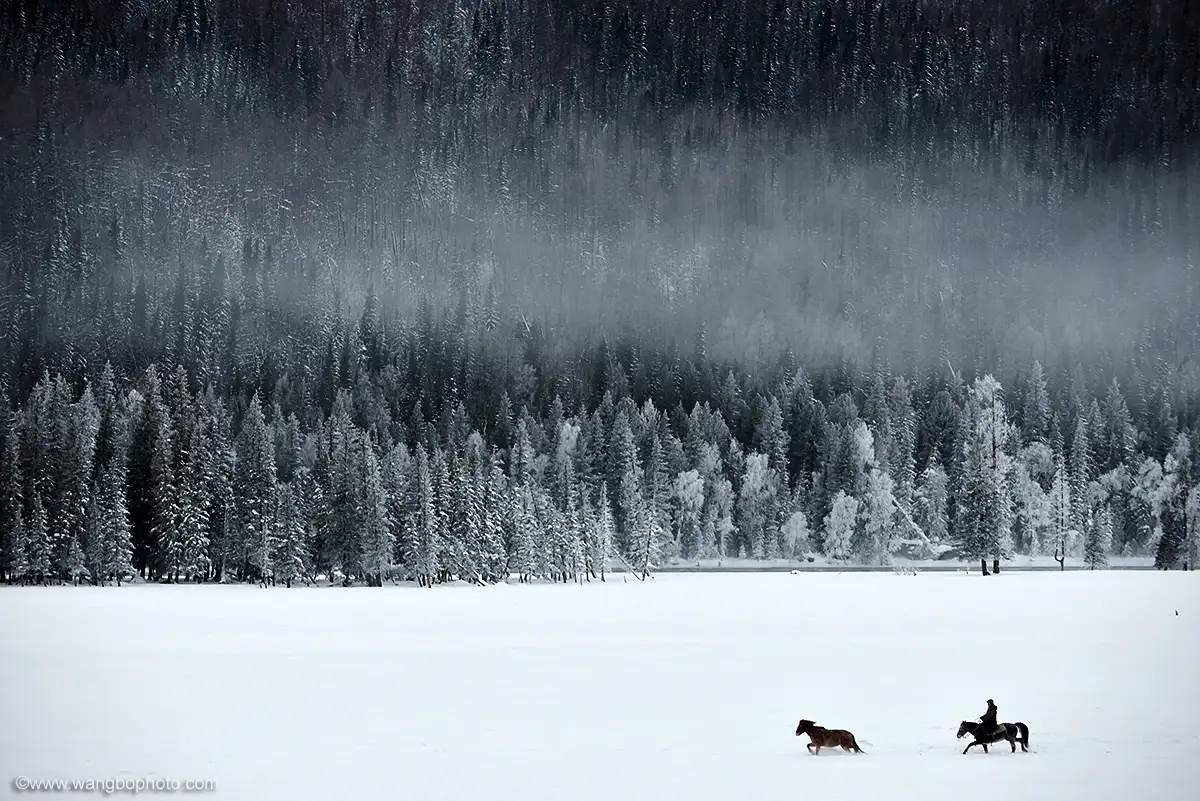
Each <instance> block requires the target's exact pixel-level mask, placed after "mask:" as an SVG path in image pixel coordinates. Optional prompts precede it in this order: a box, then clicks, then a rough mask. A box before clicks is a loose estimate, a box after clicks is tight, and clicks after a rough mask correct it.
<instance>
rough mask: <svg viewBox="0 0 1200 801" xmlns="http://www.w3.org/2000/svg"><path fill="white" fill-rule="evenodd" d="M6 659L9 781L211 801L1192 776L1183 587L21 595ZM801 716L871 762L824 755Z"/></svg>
mask: <svg viewBox="0 0 1200 801" xmlns="http://www.w3.org/2000/svg"><path fill="white" fill-rule="evenodd" d="M1176 612H1178V614H1176ZM0 643H3V645H0V721H2V722H0V772H2V774H3V780H4V781H5V783H6V785H7V787H6V789H7V791H8V792H12V789H11V788H12V785H11V784H8V782H9V780H10V779H12V778H13V777H16V776H18V775H23V776H27V777H30V778H32V779H37V780H45V779H58V778H61V779H67V780H73V779H87V778H96V779H106V778H118V777H124V778H126V779H134V778H142V777H151V778H153V777H167V778H173V779H179V780H185V779H194V780H196V779H198V780H212V781H215V782H216V790H215V792H213V793H208V794H205V795H204V796H203V797H213V798H221V799H254V800H255V801H259V800H261V801H271V799H289V801H299V800H300V799H317V798H320V799H336V800H338V801H340V800H341V799H347V800H349V799H355V800H357V799H405V798H412V799H421V800H422V801H429V800H430V799H471V800H474V799H488V800H489V801H500V800H501V799H521V800H522V801H529V800H530V799H554V801H575V800H576V799H647V801H650V800H651V799H652V800H653V801H667V800H669V799H687V800H688V801H709V800H710V799H712V800H715V799H722V801H725V800H728V801H740V800H741V799H746V800H747V801H768V800H769V799H781V800H782V799H787V801H803V800H804V799H814V800H815V799H821V801H830V800H831V799H847V801H850V800H853V801H874V800H875V799H879V800H881V801H882V800H885V799H886V800H889V801H890V800H892V799H921V801H939V800H940V799H961V798H971V797H974V798H994V799H1006V801H1019V800H1021V799H1047V800H1050V799H1054V800H1055V801H1070V800H1071V799H1088V801H1096V800H1097V799H1128V798H1136V799H1138V801H1153V800H1154V799H1191V798H1195V797H1196V788H1197V786H1200V785H1198V783H1200V759H1198V757H1200V670H1198V668H1200V576H1198V575H1197V574H1196V573H1182V572H1174V573H1160V572H1157V571H1154V572H1118V571H1113V572H1095V573H1092V572H1075V573H1065V574H1060V573H1008V574H1003V575H1001V576H999V577H995V578H989V579H983V578H980V577H978V576H968V575H962V574H954V573H938V574H922V575H918V576H895V575H891V574H861V575H855V574H846V575H824V574H800V575H791V574H787V573H776V574H765V575H764V574H757V575H755V574H735V575H727V574H718V575H713V574H701V575H680V574H670V575H663V576H660V577H659V578H657V579H656V580H654V581H652V582H649V583H646V584H641V583H635V582H633V581H632V580H630V581H629V583H624V582H623V581H622V580H621V578H620V577H619V576H618V577H617V580H616V581H612V582H609V583H607V584H605V585H597V584H593V585H588V586H582V587H580V586H573V585H572V586H562V585H558V586H549V585H541V586H518V585H515V584H514V585H511V586H498V587H491V588H485V589H480V588H471V587H439V588H435V589H432V590H421V589H416V588H408V587H388V588H383V589H349V590H347V589H342V588H313V589H294V590H290V591H289V590H285V589H282V588H278V589H273V590H262V589H258V588H256V587H243V586H238V587H212V586H203V587H194V586H192V587H168V586H134V587H125V588H120V589H117V588H104V589H97V588H72V587H62V588H49V589H46V588H14V587H8V588H2V589H0ZM989 697H990V698H994V699H995V700H996V703H997V704H998V706H999V708H1000V718H1001V720H1007V721H1015V720H1021V721H1024V722H1026V723H1027V724H1028V725H1029V727H1030V730H1031V737H1030V745H1031V753H1028V754H1024V753H1021V752H1020V750H1018V752H1017V753H1016V754H1015V755H1014V754H1011V753H1009V752H1008V749H1007V746H1004V747H1002V748H1000V749H993V750H992V753H990V754H987V755H985V754H983V753H982V751H979V752H978V753H976V751H978V750H979V749H973V750H972V753H971V754H970V755H968V756H961V755H960V751H961V750H962V748H963V747H964V746H965V745H966V741H965V740H964V741H957V740H955V738H954V735H955V730H956V728H957V726H958V722H959V721H960V720H962V719H964V718H969V719H973V718H975V717H977V716H978V715H980V714H982V713H983V711H984V706H985V703H984V702H985V701H986V699H988V698H989ZM801 717H808V718H813V719H815V720H816V721H817V722H818V723H820V724H823V725H826V726H829V727H845V728H849V729H851V730H852V731H853V732H854V733H855V734H856V735H857V736H858V739H859V742H860V743H861V744H862V746H863V748H864V749H865V750H866V752H867V753H866V754H865V755H858V756H855V755H847V754H843V753H840V752H839V753H834V752H823V753H822V754H821V755H820V756H817V757H812V756H809V755H808V754H807V753H806V752H805V748H804V743H805V742H807V738H797V737H795V736H794V734H793V731H794V729H795V726H796V721H797V720H798V719H799V718H801ZM36 795H40V796H45V795H48V794H45V793H40V794H36ZM177 795H179V794H177Z"/></svg>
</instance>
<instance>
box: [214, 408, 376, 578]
mask: <svg viewBox="0 0 1200 801" xmlns="http://www.w3.org/2000/svg"><path fill="white" fill-rule="evenodd" d="M357 456H358V454H355V457H357ZM350 458H354V457H350ZM234 465H235V467H234V481H233V493H234V498H235V504H236V507H237V513H238V530H237V537H238V539H239V540H240V543H241V548H240V549H239V550H240V552H241V553H240V557H241V559H240V561H241V562H242V566H243V569H244V571H245V572H244V574H243V577H244V578H249V577H251V576H253V577H254V578H255V579H257V580H259V581H267V580H268V579H269V578H270V573H271V550H272V548H271V539H270V537H271V527H272V525H271V524H272V520H273V517H274V508H273V507H274V501H275V446H274V442H273V437H271V436H270V434H269V432H268V430H267V423H266V419H265V418H264V417H263V411H262V402H261V401H260V400H259V397H258V393H257V392H256V393H254V395H253V396H252V397H251V398H250V404H249V406H248V407H247V409H246V413H245V416H244V417H243V419H242V430H241V433H240V434H239V436H238V443H237V459H236V461H235V463H234Z"/></svg>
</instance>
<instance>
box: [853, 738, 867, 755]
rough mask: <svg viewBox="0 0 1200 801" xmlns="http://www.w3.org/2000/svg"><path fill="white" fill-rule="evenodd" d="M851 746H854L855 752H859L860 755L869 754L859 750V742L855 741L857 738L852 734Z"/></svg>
mask: <svg viewBox="0 0 1200 801" xmlns="http://www.w3.org/2000/svg"><path fill="white" fill-rule="evenodd" d="M850 745H852V746H854V750H855V751H857V752H858V753H860V754H865V753H867V752H866V751H864V750H862V749H861V748H859V747H858V740H857V739H855V737H854V735H853V734H851V735H850Z"/></svg>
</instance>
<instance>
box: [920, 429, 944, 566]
mask: <svg viewBox="0 0 1200 801" xmlns="http://www.w3.org/2000/svg"><path fill="white" fill-rule="evenodd" d="M948 483H949V479H948V478H947V476H946V471H945V470H944V469H943V468H942V465H941V461H940V460H939V457H938V452H937V449H936V448H935V449H933V450H932V451H931V452H930V456H929V462H928V464H926V466H925V470H924V471H923V472H922V473H921V483H920V486H919V487H918V488H917V493H916V501H917V503H916V507H917V508H916V512H917V514H916V515H915V516H916V518H917V520H918V524H919V525H920V526H921V530H922V531H924V532H925V536H926V537H928V538H929V542H930V543H931V544H933V545H939V544H941V543H943V542H945V541H946V540H947V539H948V537H949V525H950V517H949V506H950V494H949V490H948Z"/></svg>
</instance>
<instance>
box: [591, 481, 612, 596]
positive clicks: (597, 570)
mask: <svg viewBox="0 0 1200 801" xmlns="http://www.w3.org/2000/svg"><path fill="white" fill-rule="evenodd" d="M591 520H592V530H591V532H590V536H589V538H588V550H587V559H588V571H589V573H590V574H591V575H592V576H593V577H598V578H599V579H600V580H601V581H604V575H605V573H607V572H608V560H609V558H610V557H611V554H612V548H613V528H614V527H613V518H612V506H611V505H610V504H609V502H608V484H607V482H604V481H601V482H600V492H599V496H598V498H597V503H596V511H595V512H594V513H593V514H592V515H591Z"/></svg>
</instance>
